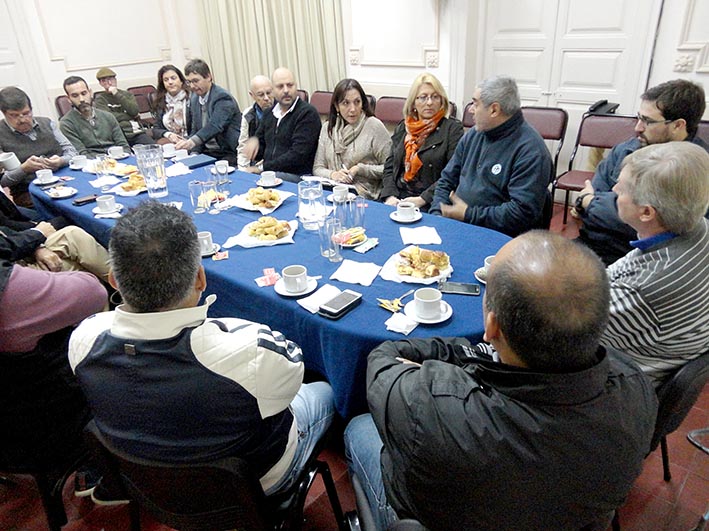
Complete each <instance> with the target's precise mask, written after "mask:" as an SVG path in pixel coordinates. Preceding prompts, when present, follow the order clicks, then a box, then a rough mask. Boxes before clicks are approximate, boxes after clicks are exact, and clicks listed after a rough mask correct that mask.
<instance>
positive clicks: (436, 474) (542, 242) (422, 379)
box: [345, 231, 657, 531]
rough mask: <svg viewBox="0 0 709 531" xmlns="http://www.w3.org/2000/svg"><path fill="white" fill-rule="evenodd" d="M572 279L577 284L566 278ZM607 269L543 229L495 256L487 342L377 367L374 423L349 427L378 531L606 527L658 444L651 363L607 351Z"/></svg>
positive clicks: (414, 353) (421, 347)
mask: <svg viewBox="0 0 709 531" xmlns="http://www.w3.org/2000/svg"><path fill="white" fill-rule="evenodd" d="M560 278H563V282H562V281H560V280H559V279H560ZM608 305H609V288H608V280H607V278H606V273H605V269H604V268H603V265H602V264H601V262H600V260H598V258H597V257H596V256H595V255H594V254H593V253H592V252H591V251H590V250H588V249H586V248H584V247H583V246H581V245H578V244H576V243H573V242H571V241H569V240H567V239H565V238H563V237H561V236H559V235H556V234H552V233H549V232H543V231H531V232H528V233H526V234H524V235H522V236H519V237H517V238H515V239H514V240H512V241H511V242H509V243H508V244H506V245H505V246H504V247H503V248H502V249H501V250H500V251H499V252H498V254H497V255H496V256H495V260H494V261H493V262H492V265H491V267H490V272H489V276H488V280H487V289H486V292H485V297H484V299H483V309H484V321H485V336H484V337H485V339H486V340H487V341H490V342H491V343H492V345H493V346H494V347H495V349H496V351H497V353H498V356H499V359H498V360H492V359H486V358H482V357H479V356H477V355H476V352H475V349H474V348H473V347H472V346H471V344H470V343H469V342H468V341H467V340H465V339H462V338H449V339H443V338H433V339H413V340H407V341H397V342H386V343H383V344H382V345H380V346H379V347H377V348H376V349H375V350H374V351H373V352H372V353H371V354H370V355H369V359H368V367H367V399H368V402H369V408H370V410H371V412H372V414H371V415H362V416H360V417H356V418H355V419H353V420H352V421H351V422H350V424H349V425H348V426H347V428H346V430H345V445H346V451H347V459H348V462H349V468H350V473H351V474H353V475H354V476H356V477H357V478H358V479H359V481H360V482H361V483H362V484H363V487H364V490H365V492H366V493H367V497H368V501H369V504H370V506H371V508H372V512H373V513H374V515H375V518H376V520H377V521H378V529H386V527H387V525H388V524H389V523H391V522H392V521H394V520H396V519H397V518H415V519H417V520H419V521H420V522H421V523H422V524H424V525H425V526H426V527H428V528H429V529H437V530H455V531H458V530H461V529H476V530H480V531H491V530H495V531H507V530H509V531H512V530H514V531H532V530H534V531H536V530H540V529H544V530H545V531H561V530H568V529H597V530H601V529H605V528H606V527H607V525H608V523H609V521H610V518H611V515H612V513H613V511H614V510H615V509H616V508H617V507H619V506H620V505H622V503H623V501H624V500H625V497H626V496H627V494H628V492H629V490H630V488H631V487H632V485H633V481H634V480H635V478H636V477H637V476H638V474H639V473H640V471H641V469H642V465H643V460H644V458H645V456H646V455H647V453H648V451H649V449H650V439H651V437H652V433H653V430H654V425H655V416H656V409H657V399H656V397H655V393H654V391H653V389H652V386H651V385H650V382H649V381H648V380H647V379H646V378H645V376H644V375H643V374H642V372H641V371H640V370H639V368H638V367H637V366H636V365H635V364H634V363H633V362H632V361H630V360H629V359H628V358H627V356H624V355H622V354H620V353H618V352H616V351H614V350H612V349H606V348H603V347H599V344H598V343H599V339H600V336H601V333H602V331H603V329H604V327H605V325H606V322H607V320H608Z"/></svg>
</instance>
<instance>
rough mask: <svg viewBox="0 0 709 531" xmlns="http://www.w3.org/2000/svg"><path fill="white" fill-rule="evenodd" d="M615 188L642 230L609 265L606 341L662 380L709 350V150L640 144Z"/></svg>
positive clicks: (626, 214)
mask: <svg viewBox="0 0 709 531" xmlns="http://www.w3.org/2000/svg"><path fill="white" fill-rule="evenodd" d="M613 192H614V193H615V194H616V195H617V198H618V199H617V209H618V216H619V218H620V219H621V220H622V221H623V222H624V223H627V224H628V226H630V227H632V228H633V230H634V231H636V234H637V236H636V237H635V238H634V241H631V242H630V245H631V246H632V247H633V250H632V251H631V252H629V253H628V254H627V255H625V256H624V257H623V258H620V259H619V260H618V261H616V262H614V263H613V264H612V265H611V266H610V267H609V268H608V277H609V278H610V282H611V314H610V322H609V324H608V327H607V328H606V329H605V332H604V333H603V337H602V339H601V343H603V344H604V345H608V346H610V347H613V348H617V349H619V350H622V351H624V352H626V353H627V354H630V356H632V358H633V359H634V360H635V361H636V362H637V363H638V364H639V365H640V367H641V368H642V370H643V371H644V372H645V374H647V375H648V376H650V377H651V378H652V379H653V383H654V384H655V385H660V384H661V383H662V382H663V381H664V380H665V379H666V378H668V377H669V376H671V375H672V374H673V373H674V372H676V371H677V370H678V369H679V368H680V367H681V366H682V365H684V364H685V363H687V362H688V361H689V360H691V359H694V358H696V357H698V356H700V355H702V354H705V353H706V352H707V351H709V221H707V220H706V219H705V218H704V213H705V212H706V211H707V208H709V154H707V152H706V151H705V150H704V149H703V148H701V147H700V146H697V145H695V144H693V143H692V142H667V143H663V144H653V145H651V146H648V147H645V148H642V149H639V150H637V151H635V152H634V153H632V154H630V155H628V156H627V157H625V160H624V162H623V165H622V169H621V172H620V176H619V178H618V182H617V183H616V184H615V186H614V187H613Z"/></svg>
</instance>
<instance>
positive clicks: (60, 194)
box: [44, 186, 78, 199]
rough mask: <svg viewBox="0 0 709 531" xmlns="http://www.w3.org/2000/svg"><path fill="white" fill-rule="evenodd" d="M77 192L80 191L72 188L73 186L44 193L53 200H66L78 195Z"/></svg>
mask: <svg viewBox="0 0 709 531" xmlns="http://www.w3.org/2000/svg"><path fill="white" fill-rule="evenodd" d="M77 192H78V190H77V189H76V188H72V187H71V186H59V187H56V188H50V189H49V190H45V191H44V193H45V194H47V195H48V196H49V197H51V198H52V199H66V198H67V197H71V196H74V195H76V194H77Z"/></svg>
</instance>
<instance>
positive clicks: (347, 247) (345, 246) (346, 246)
mask: <svg viewBox="0 0 709 531" xmlns="http://www.w3.org/2000/svg"><path fill="white" fill-rule="evenodd" d="M368 239H369V238H367V236H365V237H364V240H362V241H361V242H357V243H347V244H345V243H343V244H342V248H343V249H354V248H355V247H359V246H360V245H362V244H363V243H364V242H366V241H367V240H368Z"/></svg>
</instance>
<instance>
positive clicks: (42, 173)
mask: <svg viewBox="0 0 709 531" xmlns="http://www.w3.org/2000/svg"><path fill="white" fill-rule="evenodd" d="M35 174H36V175H37V182H38V183H39V184H45V183H51V182H52V181H53V180H54V173H52V170H37V171H36V172H35Z"/></svg>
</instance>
